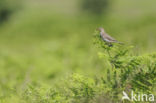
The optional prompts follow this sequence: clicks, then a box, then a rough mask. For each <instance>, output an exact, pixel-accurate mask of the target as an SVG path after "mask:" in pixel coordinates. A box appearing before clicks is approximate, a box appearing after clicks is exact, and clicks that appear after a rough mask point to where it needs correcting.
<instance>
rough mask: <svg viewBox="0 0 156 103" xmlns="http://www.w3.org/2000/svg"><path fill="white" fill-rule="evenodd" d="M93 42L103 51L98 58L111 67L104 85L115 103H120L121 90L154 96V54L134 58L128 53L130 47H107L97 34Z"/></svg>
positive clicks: (114, 45)
mask: <svg viewBox="0 0 156 103" xmlns="http://www.w3.org/2000/svg"><path fill="white" fill-rule="evenodd" d="M94 41H95V44H96V45H99V46H100V47H101V48H102V49H103V53H100V55H99V56H100V57H102V58H103V59H107V60H108V61H109V62H108V63H109V64H110V65H111V66H112V68H109V69H108V70H107V76H106V77H107V79H106V80H104V81H105V82H104V83H105V84H106V85H108V87H110V88H111V91H109V92H111V95H112V96H113V97H114V98H113V99H114V100H115V101H120V99H121V98H119V97H118V96H119V93H121V92H122V91H123V90H124V91H130V90H133V91H135V92H142V93H148V94H150V93H153V94H155V91H154V90H155V86H156V58H155V53H153V54H149V55H147V54H146V55H142V56H136V55H134V54H133V53H131V52H130V51H131V48H132V46H128V45H120V44H112V46H109V45H108V44H107V43H105V42H104V41H102V39H101V38H100V37H99V36H98V34H97V35H95V40H94ZM101 55H105V56H101ZM105 57H107V58H105ZM110 71H111V72H110Z"/></svg>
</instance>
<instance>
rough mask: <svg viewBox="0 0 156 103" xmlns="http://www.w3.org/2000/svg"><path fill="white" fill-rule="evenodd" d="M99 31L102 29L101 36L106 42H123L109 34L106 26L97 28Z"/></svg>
mask: <svg viewBox="0 0 156 103" xmlns="http://www.w3.org/2000/svg"><path fill="white" fill-rule="evenodd" d="M97 30H98V31H100V36H101V38H102V39H103V40H104V41H105V42H106V43H119V44H123V43H121V42H119V41H117V40H115V39H114V38H113V37H111V36H110V35H108V34H107V33H106V32H105V30H104V28H102V27H100V28H97Z"/></svg>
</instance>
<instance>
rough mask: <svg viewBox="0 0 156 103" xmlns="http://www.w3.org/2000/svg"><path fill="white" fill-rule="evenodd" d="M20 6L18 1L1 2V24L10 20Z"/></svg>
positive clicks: (5, 0)
mask: <svg viewBox="0 0 156 103" xmlns="http://www.w3.org/2000/svg"><path fill="white" fill-rule="evenodd" d="M18 4H19V1H18V0H0V23H1V22H3V21H5V20H7V19H8V18H9V16H10V15H11V13H12V12H14V11H15V10H16V9H17V6H18Z"/></svg>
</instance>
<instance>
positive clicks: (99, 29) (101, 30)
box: [96, 27, 105, 32]
mask: <svg viewBox="0 0 156 103" xmlns="http://www.w3.org/2000/svg"><path fill="white" fill-rule="evenodd" d="M96 30H97V31H100V32H105V30H104V28H102V27H100V28H97V29H96Z"/></svg>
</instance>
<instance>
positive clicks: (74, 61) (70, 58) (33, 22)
mask: <svg viewBox="0 0 156 103" xmlns="http://www.w3.org/2000/svg"><path fill="white" fill-rule="evenodd" d="M155 4H156V0H148V1H147V0H129V1H127V0H97V1H95V0H37V1H36V0H0V99H1V102H2V103H12V101H15V102H14V103H16V102H19V97H20V96H19V95H20V92H21V91H22V90H23V89H24V88H26V87H27V86H28V85H29V84H31V83H34V84H36V85H37V84H38V83H40V84H41V85H46V86H47V87H51V86H53V85H54V84H56V83H58V82H60V79H61V78H64V77H66V76H67V75H70V74H72V73H79V74H83V75H86V76H89V77H90V76H91V77H95V76H98V77H100V76H102V75H104V74H105V69H104V68H105V65H104V64H103V62H104V61H103V60H100V59H99V58H98V56H97V48H96V47H95V46H94V45H93V41H92V40H93V35H94V33H95V29H96V28H97V27H104V28H105V30H106V31H107V32H108V33H109V34H110V35H112V36H113V37H114V38H116V39H117V40H118V41H121V42H124V43H125V44H127V45H131V44H132V45H134V46H135V48H134V51H135V52H136V54H139V53H147V52H153V51H155V50H156V47H155V44H156V11H155V10H156V6H155Z"/></svg>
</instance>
